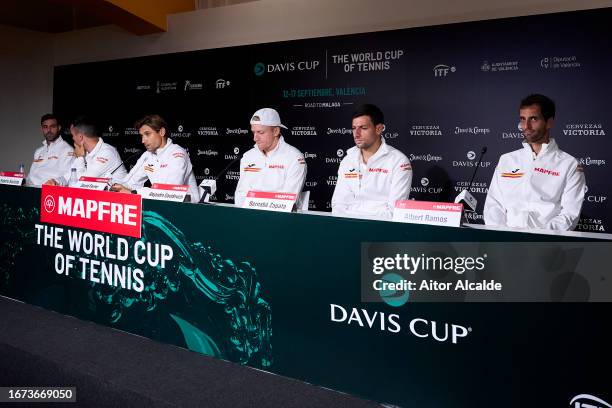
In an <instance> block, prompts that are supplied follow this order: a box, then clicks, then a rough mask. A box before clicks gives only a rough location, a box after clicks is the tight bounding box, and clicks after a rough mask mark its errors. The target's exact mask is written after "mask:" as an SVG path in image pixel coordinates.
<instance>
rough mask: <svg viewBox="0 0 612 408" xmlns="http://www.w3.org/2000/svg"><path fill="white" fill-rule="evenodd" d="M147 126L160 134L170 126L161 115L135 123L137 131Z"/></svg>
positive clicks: (149, 116) (148, 116)
mask: <svg viewBox="0 0 612 408" xmlns="http://www.w3.org/2000/svg"><path fill="white" fill-rule="evenodd" d="M145 125H147V126H149V127H150V128H151V129H153V130H155V131H156V132H159V131H160V130H161V128H165V129H168V124H167V123H166V121H165V120H164V118H162V117H161V116H159V115H147V116H145V117H144V118H142V119H139V120H137V121H136V123H134V127H135V128H136V129H140V128H141V127H143V126H145Z"/></svg>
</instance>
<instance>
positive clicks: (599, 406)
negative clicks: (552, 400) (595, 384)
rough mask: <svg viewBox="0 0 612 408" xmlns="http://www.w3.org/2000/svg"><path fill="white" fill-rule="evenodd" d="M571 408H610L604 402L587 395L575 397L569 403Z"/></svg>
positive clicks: (611, 406)
mask: <svg viewBox="0 0 612 408" xmlns="http://www.w3.org/2000/svg"><path fill="white" fill-rule="evenodd" d="M570 407H571V408H612V405H610V404H608V403H607V402H606V401H604V400H602V399H600V398H597V397H595V396H593V395H589V394H580V395H576V396H575V397H574V398H572V400H571V401H570Z"/></svg>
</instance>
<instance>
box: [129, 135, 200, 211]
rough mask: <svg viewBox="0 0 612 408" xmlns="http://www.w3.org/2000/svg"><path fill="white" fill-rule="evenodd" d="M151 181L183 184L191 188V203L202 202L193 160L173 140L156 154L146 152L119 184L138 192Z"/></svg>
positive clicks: (167, 141)
mask: <svg viewBox="0 0 612 408" xmlns="http://www.w3.org/2000/svg"><path fill="white" fill-rule="evenodd" d="M147 179H149V181H151V184H154V183H160V184H182V185H185V184H186V185H188V186H189V195H190V196H191V202H192V203H197V202H198V201H200V191H199V189H198V185H197V184H196V179H195V176H194V175H193V167H192V166H191V160H190V159H189V155H187V152H186V151H185V149H183V148H182V147H181V146H179V145H177V144H174V143H173V142H172V139H170V138H168V139H167V140H166V145H165V146H164V147H163V148H161V149H157V151H156V152H155V153H151V152H149V151H146V152H144V153H143V154H142V156H140V158H139V159H138V161H137V162H136V164H135V165H134V167H133V168H132V170H131V171H130V173H129V174H128V175H127V177H125V179H123V180H122V181H119V180H118V181H117V182H118V183H120V184H122V185H124V186H126V187H128V188H131V189H133V190H137V189H139V188H141V187H142V186H143V185H144V183H145V182H146V181H147Z"/></svg>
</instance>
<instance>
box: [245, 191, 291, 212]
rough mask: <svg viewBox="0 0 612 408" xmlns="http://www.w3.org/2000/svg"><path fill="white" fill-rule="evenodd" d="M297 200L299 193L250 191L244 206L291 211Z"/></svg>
mask: <svg viewBox="0 0 612 408" xmlns="http://www.w3.org/2000/svg"><path fill="white" fill-rule="evenodd" d="M295 200H297V194H292V193H270V192H266V191H249V192H248V193H247V196H246V199H245V200H244V203H243V204H242V208H254V209H257V210H267V211H279V212H291V210H293V206H294V205H295Z"/></svg>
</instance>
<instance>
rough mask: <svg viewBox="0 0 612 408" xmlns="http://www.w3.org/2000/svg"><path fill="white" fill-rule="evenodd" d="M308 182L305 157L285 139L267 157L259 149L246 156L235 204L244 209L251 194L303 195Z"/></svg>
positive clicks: (241, 160) (241, 169) (237, 187)
mask: <svg viewBox="0 0 612 408" xmlns="http://www.w3.org/2000/svg"><path fill="white" fill-rule="evenodd" d="M305 180H306V161H305V160H304V155H303V154H302V153H301V152H300V151H299V150H298V149H296V148H295V147H293V146H291V145H290V144H288V143H286V142H285V139H284V138H283V136H281V137H280V138H279V140H278V145H277V146H276V148H275V149H274V150H272V151H271V152H269V153H268V155H267V156H266V155H264V154H263V153H262V152H261V151H260V150H259V149H258V148H257V145H255V146H254V147H253V148H252V149H251V150H249V151H248V152H246V153H245V154H244V155H243V156H242V159H240V179H239V180H238V185H237V186H236V192H235V194H234V203H235V204H236V205H237V206H241V205H242V203H243V202H244V199H245V197H246V195H247V193H248V192H249V191H251V190H253V191H270V192H275V193H293V194H300V192H301V191H302V187H303V186H304V181H305ZM298 201H299V197H298Z"/></svg>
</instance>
